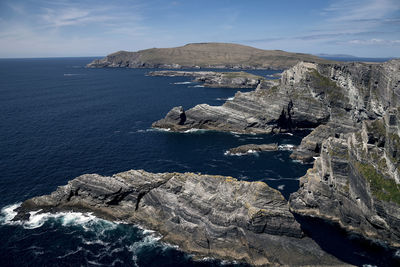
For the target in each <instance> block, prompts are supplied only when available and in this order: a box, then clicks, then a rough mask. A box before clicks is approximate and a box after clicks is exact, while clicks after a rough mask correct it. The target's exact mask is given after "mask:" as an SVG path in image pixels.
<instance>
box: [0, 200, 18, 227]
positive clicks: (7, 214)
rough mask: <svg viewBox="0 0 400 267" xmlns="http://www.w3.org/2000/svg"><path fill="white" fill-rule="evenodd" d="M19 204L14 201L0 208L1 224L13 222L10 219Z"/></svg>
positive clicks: (14, 214) (15, 213) (12, 217)
mask: <svg viewBox="0 0 400 267" xmlns="http://www.w3.org/2000/svg"><path fill="white" fill-rule="evenodd" d="M20 206H21V203H16V204H12V205H8V206H5V207H3V208H2V209H1V212H0V214H1V215H0V223H1V224H14V222H13V221H12V219H14V217H15V216H16V215H17V212H16V211H15V210H16V209H17V208H19V207H20Z"/></svg>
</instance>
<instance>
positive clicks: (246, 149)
mask: <svg viewBox="0 0 400 267" xmlns="http://www.w3.org/2000/svg"><path fill="white" fill-rule="evenodd" d="M278 148H279V147H278V144H277V143H274V144H261V145H259V144H247V145H241V146H238V147H234V148H231V149H229V150H227V151H226V155H245V154H249V153H256V152H263V151H277V150H278Z"/></svg>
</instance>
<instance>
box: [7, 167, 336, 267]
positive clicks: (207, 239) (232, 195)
mask: <svg viewBox="0 0 400 267" xmlns="http://www.w3.org/2000/svg"><path fill="white" fill-rule="evenodd" d="M39 210H40V212H57V211H65V210H78V211H89V212H93V213H94V214H96V215H97V216H101V217H104V218H107V219H111V220H119V221H121V220H122V221H125V222H128V223H135V224H140V225H142V226H145V227H147V228H150V229H153V230H156V231H158V232H160V233H161V234H162V235H163V240H164V241H167V242H170V243H172V244H176V245H178V246H179V247H180V248H181V249H183V250H185V251H187V252H190V253H195V254H196V255H198V256H201V257H205V256H207V257H218V258H222V259H228V260H237V261H245V262H247V263H250V264H254V265H269V264H271V265H289V266H295V265H301V266H304V265H334V264H339V263H340V261H338V260H337V259H335V258H334V257H332V256H330V255H329V254H327V253H325V252H323V251H322V250H321V249H320V248H319V246H318V245H317V244H316V243H315V242H314V241H313V240H311V239H310V238H308V237H304V236H303V232H302V230H301V227H300V225H299V223H298V222H297V221H296V220H295V218H294V217H293V215H292V214H291V213H290V211H289V207H288V203H287V201H286V200H285V199H284V197H283V196H282V195H281V194H280V193H279V191H277V190H275V189H272V188H270V187H269V186H267V185H266V184H265V183H262V182H245V181H238V180H236V179H234V178H232V177H223V176H212V175H199V174H194V173H158V174H153V173H148V172H145V171H141V170H139V171H135V170H131V171H127V172H123V173H118V174H115V175H113V176H112V177H104V176H100V175H96V174H86V175H82V176H79V177H77V178H75V179H73V180H71V181H70V182H69V183H68V184H67V185H65V186H60V187H58V189H57V190H56V191H54V192H53V193H52V194H51V195H46V196H40V197H35V198H32V199H29V200H27V201H25V202H24V203H23V204H22V205H21V207H20V209H19V210H18V215H17V217H16V218H15V219H24V218H26V217H27V216H29V212H31V211H39Z"/></svg>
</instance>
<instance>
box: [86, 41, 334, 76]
mask: <svg viewBox="0 0 400 267" xmlns="http://www.w3.org/2000/svg"><path fill="white" fill-rule="evenodd" d="M300 61H309V62H316V63H323V62H330V61H329V60H326V59H322V58H320V57H317V56H313V55H309V54H301V53H289V52H285V51H281V50H263V49H258V48H254V47H250V46H244V45H239V44H229V43H193V44H187V45H184V46H180V47H173V48H151V49H146V50H140V51H137V52H127V51H119V52H116V53H113V54H110V55H108V56H106V57H105V58H103V59H96V60H94V61H93V62H91V63H89V64H88V65H87V67H89V68H104V67H107V68H168V69H171V68H173V69H180V68H217V69H275V70H283V69H287V68H290V67H292V66H294V65H295V64H296V63H298V62H300Z"/></svg>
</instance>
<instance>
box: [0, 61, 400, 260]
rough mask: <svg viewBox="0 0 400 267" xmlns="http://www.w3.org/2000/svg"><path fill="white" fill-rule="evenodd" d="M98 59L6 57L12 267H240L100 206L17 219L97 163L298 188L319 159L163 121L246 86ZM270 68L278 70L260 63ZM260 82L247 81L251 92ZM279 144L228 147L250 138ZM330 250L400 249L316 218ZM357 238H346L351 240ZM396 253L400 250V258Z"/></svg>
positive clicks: (381, 252)
mask: <svg viewBox="0 0 400 267" xmlns="http://www.w3.org/2000/svg"><path fill="white" fill-rule="evenodd" d="M92 59H93V58H54V59H1V60H0V196H1V198H0V209H1V213H0V266H77V265H84V266H231V265H233V266H240V265H241V264H240V263H234V262H223V261H219V260H215V259H203V260H200V261H199V260H193V257H192V255H189V254H186V253H184V252H182V251H180V250H179V248H177V247H175V246H172V245H170V244H165V243H163V242H162V241H161V240H160V238H161V236H159V235H158V234H157V233H156V232H152V231H149V230H146V229H142V228H140V226H135V225H128V224H125V223H124V222H109V221H105V220H102V219H99V218H96V217H94V216H93V215H92V214H90V213H58V214H33V215H32V216H31V218H30V220H29V221H26V222H13V221H12V220H11V219H12V218H13V216H14V209H15V208H17V207H18V206H19V205H20V203H21V202H22V201H24V200H26V199H28V198H31V197H34V196H38V195H43V194H49V193H51V192H52V191H54V190H55V189H56V188H57V186H61V185H65V184H66V183H67V182H68V180H70V179H73V178H74V177H76V176H79V175H81V174H85V173H98V174H101V175H112V174H114V173H118V172H122V171H127V170H130V169H144V170H146V171H149V172H200V173H204V174H220V175H229V176H233V177H236V178H238V179H242V180H247V181H264V182H266V183H268V185H270V186H272V187H274V188H276V189H278V190H279V191H281V192H282V194H283V195H284V196H285V197H286V198H288V197H289V195H290V193H292V192H294V191H296V190H297V189H298V183H299V181H298V180H299V177H301V176H303V175H304V174H305V173H306V171H307V169H308V168H310V167H311V165H305V164H301V163H299V162H295V161H293V160H291V159H290V158H289V155H290V153H291V149H292V146H294V145H298V144H299V143H300V141H301V138H302V137H303V136H305V135H306V134H307V133H308V132H298V133H296V134H294V135H289V134H277V135H242V134H236V133H218V132H212V131H200V130H199V131H189V132H186V133H171V132H166V131H160V130H154V129H151V123H152V122H154V121H156V120H158V119H160V118H162V117H164V116H165V114H166V113H167V112H168V111H169V110H170V109H171V108H172V107H174V106H180V105H181V106H183V107H184V108H185V109H188V108H190V107H193V106H194V105H196V104H200V103H207V104H210V105H221V104H223V103H224V102H225V101H229V100H230V99H232V97H233V96H234V95H235V93H236V91H237V89H229V88H218V89H216V88H206V87H202V85H201V84H199V83H193V82H191V79H190V78H187V77H150V76H146V73H147V72H149V71H152V69H87V68H85V67H84V66H85V65H86V64H87V63H89V62H90V61H91V60H92ZM251 72H252V73H254V74H257V75H262V76H268V77H270V76H269V75H272V74H273V73H275V72H276V71H267V70H257V71H251ZM251 90H252V89H241V90H240V91H242V92H247V91H251ZM273 142H277V143H278V144H279V145H280V150H279V151H275V152H263V153H251V154H248V155H240V156H236V155H227V154H226V153H225V152H226V151H227V150H228V149H229V148H232V147H236V146H239V145H242V144H248V143H256V144H262V143H273ZM303 224H304V229H305V231H306V232H308V233H309V235H310V236H311V237H313V238H314V239H315V240H316V241H317V242H318V243H319V244H320V246H321V247H322V248H324V249H325V250H327V251H328V252H330V253H332V254H334V255H335V256H337V257H338V258H340V259H342V260H344V261H346V262H350V263H353V264H356V265H359V266H362V265H364V264H370V265H376V266H390V265H391V264H392V263H393V259H396V257H400V253H399V252H396V251H393V250H389V249H386V248H384V247H381V246H378V245H377V244H373V245H371V244H365V243H364V242H362V241H360V240H359V239H358V238H357V237H350V238H349V237H347V236H346V235H345V234H344V233H341V232H340V231H338V230H337V229H336V228H335V227H333V226H331V225H324V224H323V223H321V222H318V221H311V220H305V221H304V223H303ZM343 244H345V245H343ZM395 253H398V254H399V255H398V256H396V254H395Z"/></svg>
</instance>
